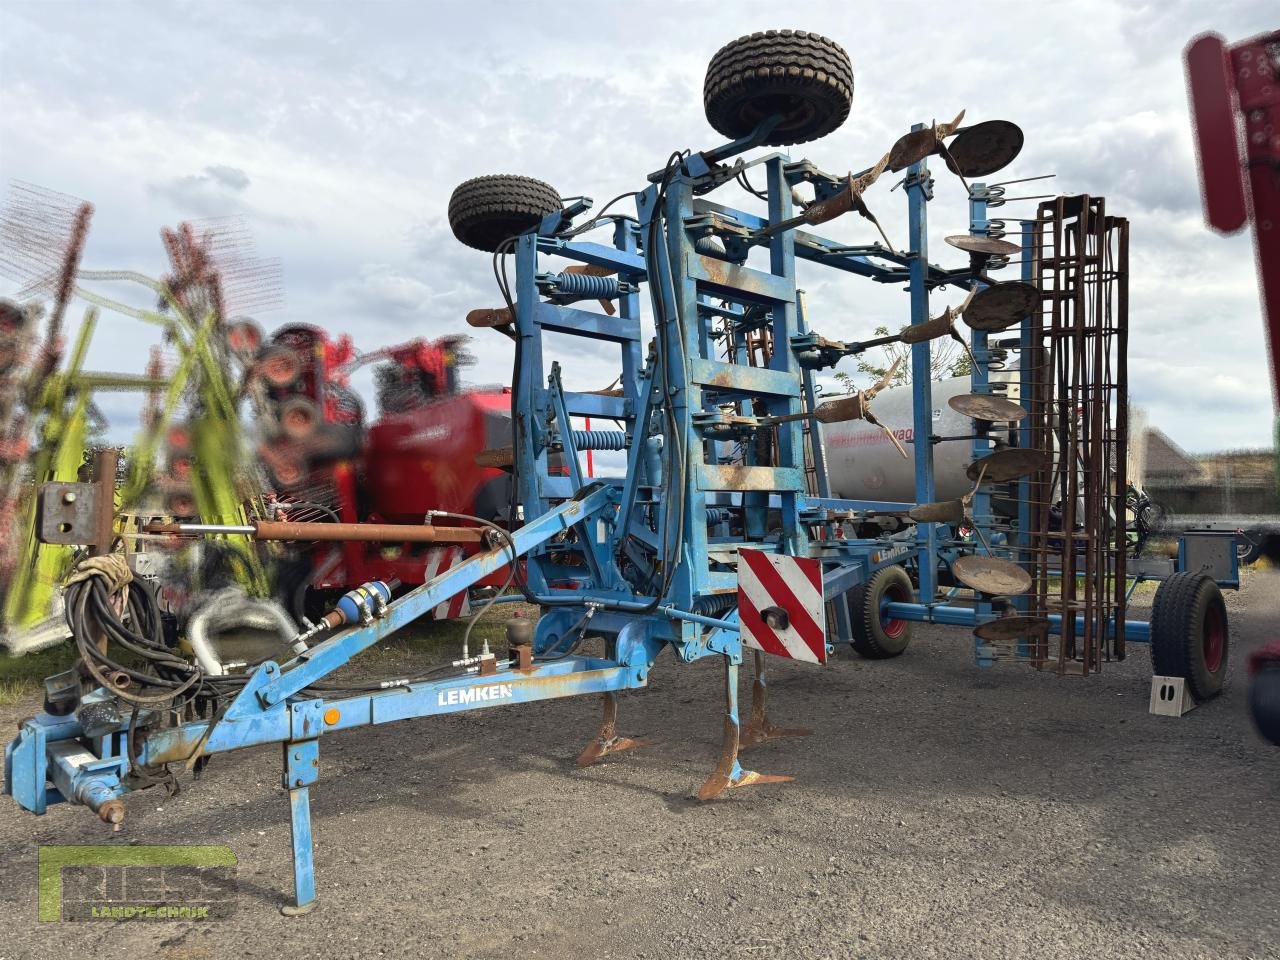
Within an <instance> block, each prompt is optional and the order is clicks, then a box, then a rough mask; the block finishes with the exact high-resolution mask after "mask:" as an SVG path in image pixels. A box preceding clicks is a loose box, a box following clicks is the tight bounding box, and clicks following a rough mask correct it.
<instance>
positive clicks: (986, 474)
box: [965, 408, 1049, 483]
mask: <svg viewBox="0 0 1280 960" xmlns="http://www.w3.org/2000/svg"><path fill="white" fill-rule="evenodd" d="M1019 409H1021V408H1019ZM1048 466H1049V454H1047V453H1045V451H1043V450H1030V449H1027V448H1026V447H1006V448H1005V449H1004V450H997V451H996V452H995V453H989V454H987V455H986V456H985V457H982V458H980V459H978V460H975V461H973V463H971V464H969V468H968V469H967V470H965V474H966V475H967V476H968V477H969V479H970V480H972V481H973V482H974V483H977V482H978V477H982V479H983V481H984V482H985V481H990V482H991V483H1004V482H1005V481H1006V480H1016V479H1018V477H1025V476H1027V475H1029V474H1032V473H1035V472H1036V471H1038V470H1045V469H1047V468H1048Z"/></svg>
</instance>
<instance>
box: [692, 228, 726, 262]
mask: <svg viewBox="0 0 1280 960" xmlns="http://www.w3.org/2000/svg"><path fill="white" fill-rule="evenodd" d="M693 249H694V250H696V251H698V253H701V254H703V255H704V256H708V257H723V256H724V255H725V249H724V243H723V241H721V239H720V238H719V237H717V236H716V235H715V234H714V233H708V234H706V235H705V236H701V237H699V238H698V239H697V240H695V241H694V242H693Z"/></svg>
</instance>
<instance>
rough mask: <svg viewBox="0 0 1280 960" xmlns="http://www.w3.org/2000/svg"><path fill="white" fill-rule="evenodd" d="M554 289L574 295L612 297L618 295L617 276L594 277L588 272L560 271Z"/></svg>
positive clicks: (600, 297)
mask: <svg viewBox="0 0 1280 960" xmlns="http://www.w3.org/2000/svg"><path fill="white" fill-rule="evenodd" d="M556 290H558V291H559V292H560V293H566V294H569V295H570V296H574V297H594V298H597V299H605V300H608V299H612V298H613V297H616V296H619V290H618V278H617V277H596V276H593V275H591V274H589V273H562V274H560V277H559V279H557V280H556Z"/></svg>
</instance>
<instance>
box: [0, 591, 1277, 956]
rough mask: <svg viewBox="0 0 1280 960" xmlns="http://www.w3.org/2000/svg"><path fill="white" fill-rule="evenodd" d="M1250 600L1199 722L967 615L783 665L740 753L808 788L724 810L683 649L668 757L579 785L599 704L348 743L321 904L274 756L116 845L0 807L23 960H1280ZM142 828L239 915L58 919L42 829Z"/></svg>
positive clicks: (633, 761) (1142, 664)
mask: <svg viewBox="0 0 1280 960" xmlns="http://www.w3.org/2000/svg"><path fill="white" fill-rule="evenodd" d="M1148 598H1149V595H1148ZM1228 605H1229V607H1230V609H1231V615H1232V630H1233V647H1234V649H1233V656H1232V660H1233V661H1234V664H1233V671H1234V674H1235V677H1236V679H1235V682H1233V683H1232V684H1231V685H1230V687H1229V688H1228V690H1227V692H1226V693H1225V694H1224V695H1223V696H1222V697H1221V698H1220V699H1218V700H1217V701H1214V702H1212V703H1210V704H1207V705H1205V706H1202V707H1200V708H1198V709H1196V710H1195V711H1193V712H1192V713H1190V714H1188V715H1187V716H1186V717H1184V718H1182V719H1178V720H1175V719H1169V718H1160V717H1153V716H1150V715H1149V714H1148V713H1147V710H1146V707H1147V698H1148V691H1149V680H1148V678H1149V675H1150V662H1149V659H1148V656H1147V654H1146V652H1145V650H1144V649H1143V648H1138V649H1137V651H1136V652H1135V653H1134V654H1133V655H1131V656H1130V658H1129V659H1128V660H1127V661H1125V662H1124V663H1121V664H1108V665H1107V666H1106V670H1105V672H1104V674H1103V675H1102V676H1101V677H1098V678H1091V679H1089V680H1079V679H1077V680H1060V679H1058V678H1056V677H1051V676H1044V675H1040V674H1037V673H1035V672H1034V671H1031V670H1029V669H1026V668H1021V667H1017V666H1014V665H1011V664H1006V665H1000V666H998V667H997V668H995V669H993V670H988V671H980V670H978V669H977V668H976V667H974V666H973V665H972V664H971V663H970V657H969V654H968V652H967V647H968V635H967V634H966V633H963V632H961V631H957V630H946V629H920V630H918V632H917V634H916V639H915V641H914V642H913V644H912V647H911V648H910V650H909V651H908V652H907V653H906V654H905V655H904V656H903V657H901V658H900V659H897V660H894V661H888V662H880V663H871V662H866V661H862V660H859V659H857V658H856V657H854V656H853V655H852V654H850V653H848V652H846V651H841V653H840V654H839V655H838V657H837V659H836V660H835V661H834V662H833V663H832V664H831V665H830V666H829V667H828V668H827V669H826V670H817V669H812V668H802V667H799V666H790V665H787V664H780V665H779V666H778V668H777V669H776V671H775V672H774V673H773V674H772V676H773V677H774V682H773V685H772V691H773V693H774V696H773V700H772V703H773V707H774V710H773V714H774V719H775V721H776V722H778V723H780V724H783V725H797V724H804V725H806V726H810V727H813V728H814V734H813V736H811V737H809V738H808V739H806V740H803V741H798V742H780V743H773V744H769V745H767V746H765V747H762V748H759V749H758V750H756V751H754V752H752V753H751V754H750V755H749V760H750V765H751V766H753V767H755V768H756V769H759V770H761V771H763V772H768V773H785V774H790V775H792V776H794V777H795V778H796V781H795V782H794V783H791V784H784V785H780V786H767V787H755V788H751V789H746V790H740V791H734V792H732V793H731V794H730V795H729V796H728V799H726V800H722V801H719V802H715V803H710V804H699V803H697V802H696V801H694V800H692V799H691V797H690V795H691V793H692V792H693V791H694V790H695V789H696V788H697V786H698V785H699V784H700V783H701V781H702V780H703V779H704V778H705V776H706V775H707V773H708V772H709V771H710V769H711V767H712V764H713V760H714V757H715V754H716V747H717V739H718V734H719V728H720V724H719V713H720V709H721V693H720V685H719V678H720V670H719V667H718V666H717V665H716V664H714V663H710V662H708V663H702V664H697V665H694V666H692V667H688V668H678V667H676V666H674V665H672V664H671V663H670V662H666V663H663V664H660V665H659V667H658V669H657V670H656V671H655V678H654V680H653V683H652V685H651V687H650V688H649V689H647V690H644V691H640V692H637V693H634V694H630V695H628V696H626V698H625V699H624V701H623V704H622V717H621V721H622V726H623V727H624V728H625V731H626V732H629V733H638V734H646V735H649V736H651V737H653V738H654V739H655V740H656V741H657V742H656V743H655V744H654V745H652V746H650V747H648V748H646V749H643V750H639V751H635V752H632V753H629V754H622V755H620V756H618V757H610V758H607V759H606V760H605V761H604V762H603V763H602V764H600V765H598V766H596V767H595V768H593V769H590V770H586V771H578V770H576V769H575V768H574V765H573V759H574V757H575V756H576V754H577V752H578V750H579V749H580V748H581V747H582V746H583V744H585V743H586V741H587V739H588V738H589V737H590V735H591V734H592V732H593V730H594V727H595V724H596V722H597V716H598V706H597V704H596V703H595V702H593V701H590V700H567V701H559V702H551V703H541V704H533V705H529V706H526V707H516V708H511V709H498V710H492V711H483V712H480V713H475V714H471V715H461V716H456V717H452V718H438V719H432V720H423V721H414V722H407V723H401V724H399V725H394V726H389V727H383V728H379V729H376V730H364V731H352V732H348V733H341V734H334V735H330V736H326V737H325V738H324V740H323V749H322V756H321V779H320V782H319V784H318V785H317V787H315V788H314V789H313V794H312V811H313V816H314V824H315V830H316V868H317V877H318V885H319V890H320V900H321V903H320V908H319V909H318V910H317V911H316V912H315V913H313V914H311V915H310V916H308V917H304V918H295V919H287V918H284V917H282V916H280V914H279V913H278V910H277V908H278V907H279V906H280V904H282V903H284V902H285V898H284V891H288V890H291V889H292V874H291V870H290V861H289V859H288V850H289V822H288V804H287V802H286V798H285V794H284V793H283V791H282V790H281V788H280V787H279V785H278V784H279V776H280V760H279V749H278V748H264V749H261V750H255V751H245V752H241V753H239V754H234V755H231V756H225V757H219V758H215V760H214V762H213V764H212V766H211V767H210V768H209V771H208V773H207V774H206V776H205V778H204V779H203V780H202V781H201V782H200V783H198V784H195V785H194V786H192V787H191V788H189V789H186V790H184V791H183V792H182V793H181V794H180V795H178V796H177V797H175V798H172V799H167V798H165V797H163V796H162V795H158V794H157V793H156V792H155V791H149V792H147V793H143V794H135V795H133V796H132V797H130V798H129V801H128V804H129V820H128V823H127V826H126V828H125V830H124V831H123V832H122V833H119V834H115V835H112V834H110V833H108V832H107V831H106V830H105V829H104V827H103V825H102V824H101V823H99V822H98V820H97V819H96V818H95V817H93V816H92V815H90V814H89V813H88V812H87V811H85V810H84V809H81V808H69V807H67V806H65V805H59V806H58V807H56V808H53V809H51V810H50V812H49V813H48V814H47V815H46V816H44V817H42V818H35V817H32V816H30V815H28V814H25V813H22V812H20V811H19V810H17V808H16V807H14V806H13V805H12V804H11V803H10V802H9V801H8V800H7V798H6V799H5V800H4V801H3V805H2V806H0V810H2V812H0V851H2V853H3V858H4V868H3V870H2V871H0V911H2V913H0V920H2V922H3V924H4V929H5V931H6V932H5V934H4V935H3V936H2V937H0V958H4V960H10V958H19V957H22V958H25V957H68V956H71V955H73V954H81V955H88V954H92V955H95V956H117V957H134V956H137V957H143V956H145V957H161V958H182V960H196V958H206V957H249V956H266V955H270V956H280V957H291V956H300V957H302V956H305V957H316V956H323V957H366V956H367V957H380V956H388V957H471V958H488V957H494V958H497V957H503V958H506V957H511V956H521V957H544V956H545V957H578V956H584V957H586V956H589V957H592V958H605V957H626V958H632V957H637V958H638V957H650V958H659V957H661V958H668V957H675V958H684V957H731V956H744V957H773V956H786V957H788V958H807V957H877V958H879V957H893V958H898V957H902V958H908V957H912V958H914V957H945V958H963V957H975V958H996V957H1035V958H1038V960H1039V958H1056V957H1062V958H1073V960H1074V958H1081V957H1087V958H1100V957H1119V958H1136V957H1158V958H1160V960H1173V958H1190V957H1215V958H1222V957H1252V958H1275V957H1280V819H1278V818H1277V811H1278V810H1280V750H1276V749H1274V748H1271V747H1268V746H1266V745H1264V744H1263V743H1262V742H1261V740H1260V739H1259V738H1258V737H1257V735H1256V734H1255V733H1254V731H1253V730H1252V728H1251V726H1250V724H1249V721H1248V719H1247V716H1246V713H1245V685H1244V682H1243V669H1242V662H1241V661H1242V660H1243V655H1244V653H1246V652H1247V651H1248V650H1249V649H1251V648H1253V647H1256V646H1258V645H1259V644H1260V643H1261V642H1262V641H1263V640H1264V639H1266V638H1267V636H1268V631H1269V630H1271V629H1272V626H1271V625H1272V624H1273V623H1275V621H1276V616H1277V613H1280V574H1275V573H1255V574H1252V575H1251V576H1250V578H1249V580H1248V581H1247V582H1246V586H1245V589H1244V590H1243V591H1242V592H1241V593H1240V594H1238V595H1236V594H1229V595H1228ZM1144 614H1145V611H1144V610H1143V609H1142V608H1141V607H1139V608H1138V609H1136V610H1135V611H1134V615H1135V616H1142V615H1144ZM35 706H36V705H35V704H34V703H32V704H28V705H23V706H22V707H20V708H6V709H5V710H4V711H0V721H3V722H4V724H5V726H6V727H8V726H9V723H10V722H11V721H16V720H17V719H18V718H19V717H20V716H22V715H25V714H28V713H30V712H31V711H32V709H33V708H34V707H35ZM9 728H10V729H12V728H11V727H9ZM138 841H145V842H147V843H220V844H227V845H229V846H230V847H231V848H232V849H233V850H234V851H235V853H236V855H237V857H238V858H239V863H240V867H239V881H240V898H239V910H238V913H237V914H236V916H235V917H234V918H233V919H230V920H226V921H221V922H216V923H206V924H193V923H186V922H168V923H151V924H142V923H136V922H134V923H129V922H115V923H111V924H109V925H108V924H103V923H99V924H90V923H57V924H53V923H50V924H39V923H37V922H36V919H35V917H36V883H35V879H36V856H37V846H38V845H39V844H42V843H45V844H47V843H62V844H65V843H84V844H93V843H121V844H125V843H130V842H138Z"/></svg>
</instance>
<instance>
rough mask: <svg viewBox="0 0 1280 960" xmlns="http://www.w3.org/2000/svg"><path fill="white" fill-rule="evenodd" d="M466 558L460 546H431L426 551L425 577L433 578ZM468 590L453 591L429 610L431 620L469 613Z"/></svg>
mask: <svg viewBox="0 0 1280 960" xmlns="http://www.w3.org/2000/svg"><path fill="white" fill-rule="evenodd" d="M465 559H466V556H465V555H464V554H463V552H462V548H461V547H432V548H431V549H430V550H428V551H427V569H426V574H425V576H426V579H427V580H433V579H435V578H436V577H438V576H440V574H442V573H444V572H445V571H446V570H451V569H453V568H454V567H456V566H457V565H458V564H459V563H461V562H462V561H463V560H465ZM469 593H470V591H467V590H463V591H461V592H459V593H455V594H454V595H453V596H452V597H450V598H449V599H448V600H445V601H444V602H443V603H441V604H440V605H439V606H437V607H436V608H435V609H434V610H433V611H432V612H431V618H432V619H433V620H457V619H458V618H459V617H465V616H468V615H469V614H470V613H471V599H470V596H469Z"/></svg>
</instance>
